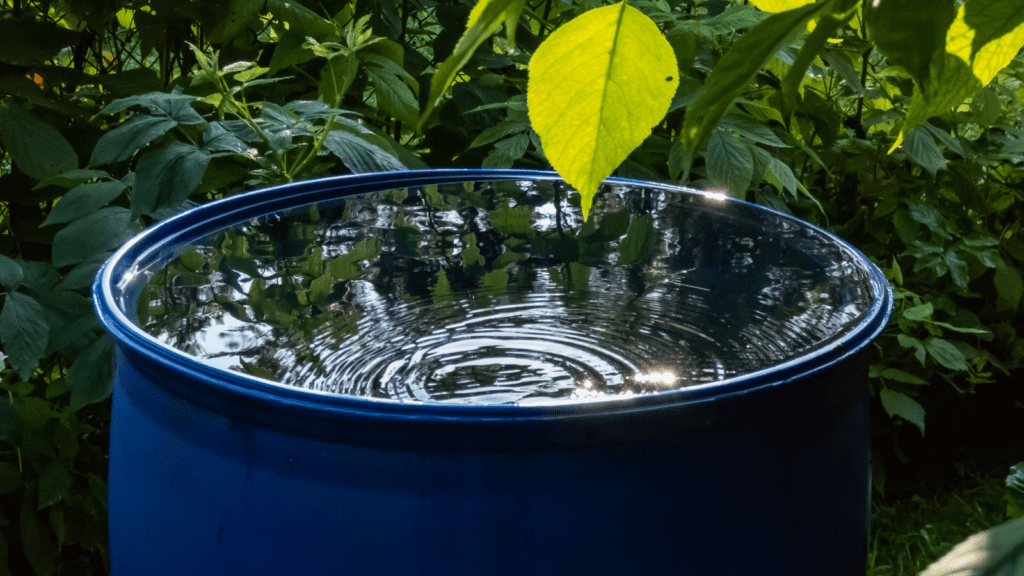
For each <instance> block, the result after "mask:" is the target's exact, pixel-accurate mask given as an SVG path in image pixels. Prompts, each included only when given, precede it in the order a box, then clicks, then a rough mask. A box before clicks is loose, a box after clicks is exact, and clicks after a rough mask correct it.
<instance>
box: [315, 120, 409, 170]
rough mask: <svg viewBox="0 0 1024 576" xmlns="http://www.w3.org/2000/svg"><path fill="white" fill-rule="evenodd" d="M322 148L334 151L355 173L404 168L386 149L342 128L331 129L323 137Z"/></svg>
mask: <svg viewBox="0 0 1024 576" xmlns="http://www.w3.org/2000/svg"><path fill="white" fill-rule="evenodd" d="M324 148H327V149H328V150H330V151H331V152H332V153H334V155H335V156H337V157H338V158H339V159H340V160H341V161H342V162H344V163H345V166H347V167H348V169H349V170H351V171H352V172H355V173H359V172H387V171H389V170H405V169H406V168H405V166H404V165H403V164H402V163H401V162H400V161H399V160H398V159H397V158H395V157H394V156H392V155H391V154H389V153H388V151H387V150H384V149H383V148H381V147H379V146H377V145H375V144H373V143H372V142H370V141H368V140H366V139H364V138H362V137H361V136H359V135H358V134H353V133H352V132H349V131H348V130H347V129H344V128H342V129H338V130H331V132H330V133H328V134H327V138H325V139H324Z"/></svg>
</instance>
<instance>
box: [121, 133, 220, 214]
mask: <svg viewBox="0 0 1024 576" xmlns="http://www.w3.org/2000/svg"><path fill="white" fill-rule="evenodd" d="M209 163H210V154H209V153H208V152H205V151H203V150H200V149H199V148H197V147H195V146H193V145H192V144H185V143H182V142H169V143H167V144H165V145H163V146H161V147H159V148H155V149H153V150H147V151H146V152H144V153H143V154H142V155H141V156H139V163H138V166H137V168H136V170H135V174H136V176H135V189H134V191H133V194H132V209H131V219H132V220H134V219H135V218H137V217H138V216H139V215H140V214H152V213H153V212H156V211H157V210H159V209H161V208H168V207H172V206H176V205H178V204H180V203H181V202H183V201H185V199H186V198H188V195H189V194H191V193H192V192H193V191H195V189H196V188H198V187H199V183H200V182H202V180H203V174H204V173H205V172H206V166H207V164H209Z"/></svg>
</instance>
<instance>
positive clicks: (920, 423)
mask: <svg viewBox="0 0 1024 576" xmlns="http://www.w3.org/2000/svg"><path fill="white" fill-rule="evenodd" d="M879 397H880V399H881V400H882V407H883V408H885V411H886V412H888V413H889V416H899V417H900V418H903V419H904V420H906V421H907V422H910V423H911V424H913V425H914V426H917V427H918V429H919V430H921V435H922V436H923V435H924V408H923V407H922V406H921V405H920V404H918V402H917V400H914V399H913V398H911V397H910V396H907V395H906V394H904V393H902V392H895V391H893V390H889V389H888V388H882V389H881V390H880V391H879Z"/></svg>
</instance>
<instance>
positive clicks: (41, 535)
mask: <svg viewBox="0 0 1024 576" xmlns="http://www.w3.org/2000/svg"><path fill="white" fill-rule="evenodd" d="M34 496H35V494H33V493H32V491H31V490H26V491H25V502H23V503H22V505H21V519H20V522H19V526H18V527H19V528H20V534H19V536H20V537H21V549H22V551H23V552H24V553H25V556H26V557H27V558H28V561H29V564H31V565H32V570H33V571H34V572H35V574H36V576H56V574H57V568H58V566H57V564H58V559H59V557H60V554H58V552H57V547H56V545H54V543H53V537H52V535H51V533H50V530H49V528H48V526H47V525H46V522H44V521H43V519H42V517H41V515H40V514H39V513H38V512H37V511H36V510H35V502H32V501H31V500H30V498H33V497H34Z"/></svg>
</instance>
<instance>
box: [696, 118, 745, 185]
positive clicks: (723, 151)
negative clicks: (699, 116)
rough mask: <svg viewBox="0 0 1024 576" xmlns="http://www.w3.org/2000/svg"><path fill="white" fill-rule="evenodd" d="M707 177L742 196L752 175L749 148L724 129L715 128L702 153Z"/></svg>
mask: <svg viewBox="0 0 1024 576" xmlns="http://www.w3.org/2000/svg"><path fill="white" fill-rule="evenodd" d="M704 162H705V163H706V165H707V170H708V178H710V179H711V181H712V182H714V183H715V184H716V185H718V186H721V187H723V188H725V189H726V190H728V192H729V194H731V195H732V196H735V197H737V198H742V197H743V193H744V192H746V190H747V187H748V186H750V181H751V180H752V179H753V177H754V158H753V156H751V153H750V148H749V147H748V145H747V144H746V143H744V142H743V141H741V140H740V139H739V138H737V137H735V136H733V135H732V134H730V133H729V132H726V131H725V130H715V131H714V132H713V133H712V134H711V140H709V141H708V149H707V152H706V153H705V154H704Z"/></svg>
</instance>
